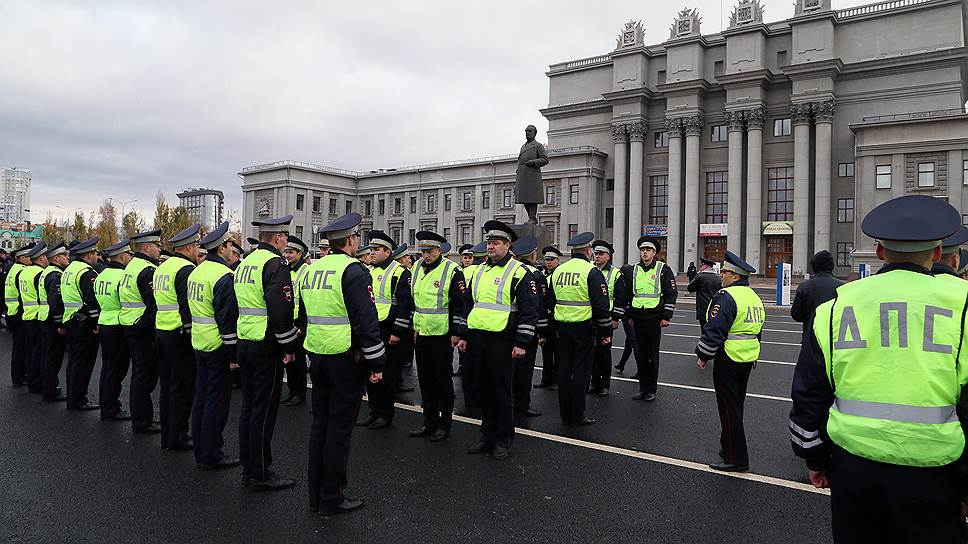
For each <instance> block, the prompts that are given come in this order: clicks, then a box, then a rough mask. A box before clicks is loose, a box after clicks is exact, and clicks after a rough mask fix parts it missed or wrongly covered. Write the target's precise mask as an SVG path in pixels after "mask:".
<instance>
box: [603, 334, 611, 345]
mask: <svg viewBox="0 0 968 544" xmlns="http://www.w3.org/2000/svg"><path fill="white" fill-rule="evenodd" d="M601 344H602V345H603V346H611V345H612V337H611V336H608V337H606V338H602V341H601Z"/></svg>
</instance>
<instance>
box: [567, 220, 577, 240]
mask: <svg viewBox="0 0 968 544" xmlns="http://www.w3.org/2000/svg"><path fill="white" fill-rule="evenodd" d="M575 236H578V223H568V239H569V240H571V239H572V238H574V237H575Z"/></svg>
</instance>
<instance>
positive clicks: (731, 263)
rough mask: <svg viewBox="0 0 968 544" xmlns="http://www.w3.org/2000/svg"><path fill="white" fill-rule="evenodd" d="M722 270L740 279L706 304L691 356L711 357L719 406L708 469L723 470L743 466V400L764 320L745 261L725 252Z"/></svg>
mask: <svg viewBox="0 0 968 544" xmlns="http://www.w3.org/2000/svg"><path fill="white" fill-rule="evenodd" d="M723 270H728V271H730V272H733V273H734V274H737V275H738V276H740V279H739V280H737V281H735V282H733V283H731V284H730V285H728V286H726V287H725V288H723V289H721V290H720V291H719V292H718V293H716V295H715V296H713V299H712V301H710V304H709V310H708V318H707V322H706V325H705V326H704V327H703V329H702V338H700V339H699V343H697V344H696V355H697V356H699V360H700V361H702V362H703V366H705V363H706V362H707V361H710V360H712V361H713V387H715V389H716V406H717V407H718V408H719V423H720V425H721V427H722V432H721V433H720V436H719V447H720V450H719V457H720V462H718V463H712V464H710V465H709V466H710V468H713V469H716V470H723V471H728V472H745V471H747V470H749V464H750V461H749V454H748V452H747V449H746V432H745V430H744V428H743V403H744V401H745V400H746V385H747V384H748V383H749V379H750V372H751V371H752V369H753V367H755V366H756V360H757V359H758V358H759V355H760V331H761V330H762V329H763V322H764V320H765V319H766V311H765V309H764V308H763V301H761V300H760V297H759V296H757V294H756V293H755V292H754V291H753V290H752V289H751V288H750V286H749V285H750V282H749V275H750V274H752V273H754V272H756V269H754V268H753V267H752V266H750V265H749V264H748V263H747V262H746V261H744V260H743V259H740V258H739V257H738V256H736V255H735V254H733V253H732V252H730V251H727V252H726V260H725V262H724V263H723Z"/></svg>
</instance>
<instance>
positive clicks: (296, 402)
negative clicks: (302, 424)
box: [283, 397, 306, 408]
mask: <svg viewBox="0 0 968 544" xmlns="http://www.w3.org/2000/svg"><path fill="white" fill-rule="evenodd" d="M305 402H306V397H290V398H289V401H288V402H284V403H283V404H285V405H286V406H288V407H290V408H293V407H296V406H300V405H302V404H305Z"/></svg>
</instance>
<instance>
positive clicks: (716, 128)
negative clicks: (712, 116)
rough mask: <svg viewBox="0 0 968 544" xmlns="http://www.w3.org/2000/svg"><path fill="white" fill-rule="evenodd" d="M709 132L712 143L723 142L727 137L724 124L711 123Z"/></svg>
mask: <svg viewBox="0 0 968 544" xmlns="http://www.w3.org/2000/svg"><path fill="white" fill-rule="evenodd" d="M709 134H710V137H711V138H712V143H714V144H715V143H717V142H725V141H726V139H727V138H728V136H727V135H726V125H713V126H712V127H710V131H709Z"/></svg>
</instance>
